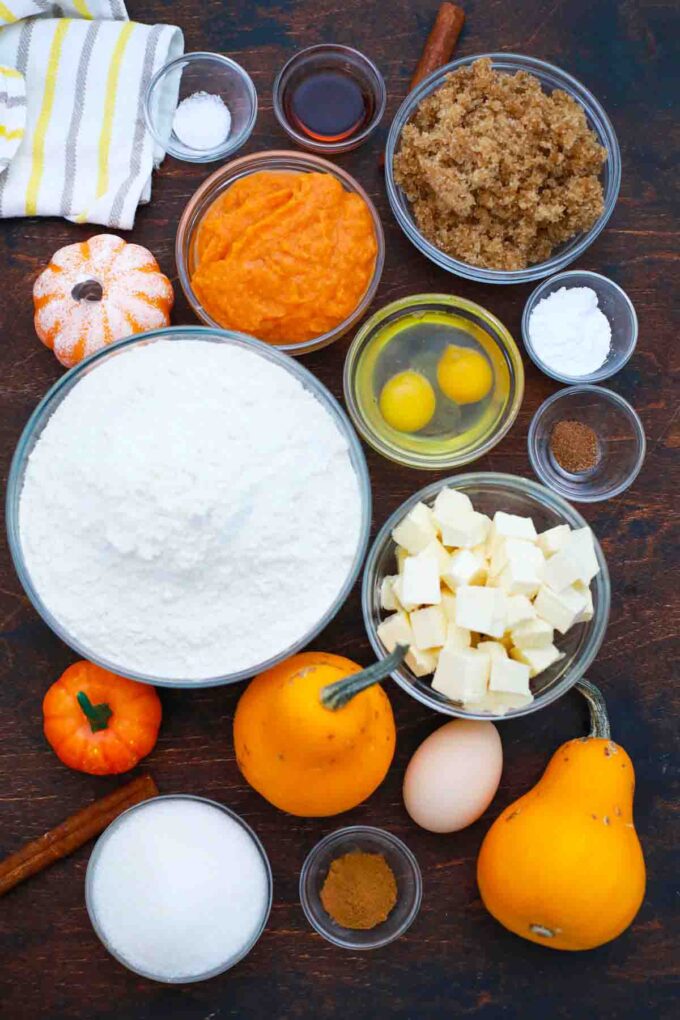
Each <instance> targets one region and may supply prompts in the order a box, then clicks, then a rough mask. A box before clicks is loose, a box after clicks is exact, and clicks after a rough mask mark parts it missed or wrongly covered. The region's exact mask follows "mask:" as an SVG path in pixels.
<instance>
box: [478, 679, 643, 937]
mask: <svg viewBox="0 0 680 1020" xmlns="http://www.w3.org/2000/svg"><path fill="white" fill-rule="evenodd" d="M577 686H578V688H579V690H580V691H581V693H582V694H583V695H584V696H585V697H586V698H587V699H588V703H589V706H590V712H591V721H592V731H591V733H590V736H588V737H581V738H578V739H576V740H570V741H568V742H567V743H566V744H563V745H562V747H560V748H559V750H558V751H556V752H555V754H554V755H553V756H552V758H551V760H550V762H549V763H548V767H547V768H546V770H545V772H544V774H543V776H542V778H541V779H540V780H539V782H538V783H537V784H536V786H535V787H534V788H533V789H532V790H529V792H528V793H525V794H524V796H523V797H520V799H519V800H516V801H515V802H514V804H511V805H510V806H509V807H507V808H506V809H505V811H503V813H502V814H501V815H499V817H498V818H497V819H496V821H495V822H494V824H493V825H492V826H491V828H490V829H489V831H488V832H487V834H486V836H485V838H484V842H483V843H482V847H481V850H480V852H479V859H478V861H477V882H478V885H479V891H480V894H481V897H482V901H483V903H484V906H485V907H486V909H487V910H488V911H489V913H490V914H492V915H493V916H494V917H495V918H496V920H497V921H500V923H501V924H502V925H504V926H505V927H506V928H508V929H509V930H510V931H512V932H514V933H515V934H516V935H521V936H522V938H525V939H529V941H530V942H538V943H539V944H540V945H542V946H548V947H549V948H550V949H567V950H579V949H594V948H595V947H596V946H601V945H603V944H604V943H605V942H610V941H611V940H612V939H615V938H616V937H617V936H618V935H620V934H621V932H623V931H625V929H626V928H627V927H628V926H629V925H630V924H631V922H632V921H633V918H634V917H635V915H636V914H637V912H638V910H639V909H640V905H641V903H642V900H643V897H644V894H645V861H644V857H643V855H642V849H641V847H640V841H639V839H638V837H637V833H636V832H635V826H634V824H633V792H634V789H635V773H634V771H633V765H632V762H631V760H630V758H629V757H628V755H627V754H626V752H625V751H624V749H623V748H622V747H620V746H619V745H618V744H615V743H614V741H613V740H611V739H610V734H609V722H608V719H607V714H606V709H605V705H604V700H603V699H602V695H601V694H600V692H599V690H598V689H597V687H595V685H594V684H591V683H589V682H588V681H587V680H581V681H579V683H578V684H577Z"/></svg>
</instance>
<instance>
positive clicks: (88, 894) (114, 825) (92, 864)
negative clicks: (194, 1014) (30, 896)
mask: <svg viewBox="0 0 680 1020" xmlns="http://www.w3.org/2000/svg"><path fill="white" fill-rule="evenodd" d="M161 800H171V801H177V800H189V801H196V802H198V803H199V804H206V805H207V806H209V807H214V808H217V809H218V810H219V811H221V812H222V813H223V814H225V815H228V816H229V818H231V819H233V820H234V821H235V822H237V823H238V824H239V825H240V826H241V828H242V829H243V830H244V831H245V832H246V833H247V835H248V836H250V838H251V840H252V841H253V843H254V844H255V847H256V849H257V850H258V851H259V853H260V856H261V858H262V863H263V865H264V869H265V872H266V875H267V885H268V898H267V906H266V908H265V910H264V912H263V915H262V921H261V923H260V926H259V928H258V929H257V931H256V932H255V934H254V935H253V937H252V939H251V940H250V942H249V943H248V944H247V945H246V946H244V947H243V949H242V950H241V952H240V953H238V955H236V956H232V957H231V958H230V959H227V960H225V961H224V962H223V963H221V964H220V965H219V967H214V968H213V969H212V970H210V971H206V972H205V973H204V974H197V975H196V976H195V977H191V978H186V977H183V978H179V979H176V980H173V979H170V978H168V979H165V980H164V979H163V978H159V977H157V976H156V975H154V974H152V973H149V971H145V970H141V969H139V968H138V967H133V966H132V964H131V963H130V962H129V961H128V960H126V959H125V958H124V957H123V956H120V955H119V953H117V952H116V950H115V949H114V948H113V946H112V945H111V943H110V942H109V941H108V939H107V937H106V935H105V933H104V931H103V930H102V928H101V926H100V924H99V921H98V919H97V916H96V914H95V911H94V902H93V888H92V887H93V882H94V873H95V871H96V868H97V862H98V860H99V857H100V856H101V852H102V850H103V848H104V846H105V845H106V843H107V841H108V839H109V837H110V836H111V835H112V834H113V832H115V831H116V829H119V828H120V827H121V825H123V824H124V820H125V819H126V818H127V817H128V815H130V814H132V812H133V811H143V810H144V809H145V808H148V807H149V806H151V805H153V804H157V803H158V802H159V801H161ZM273 895H274V879H273V876H272V869H271V865H270V863H269V858H268V857H267V853H266V851H265V849H264V847H263V846H262V843H261V842H260V840H259V839H258V837H257V835H256V834H255V833H254V832H253V830H252V829H251V828H250V826H249V825H248V823H247V822H245V821H244V820H243V819H242V818H241V817H240V816H239V815H237V814H236V812H235V811H231V810H230V808H228V807H225V805H224V804H220V803H219V802H218V801H216V800H209V799H208V798H207V797H195V796H193V795H192V794H189V793H173V794H167V795H165V796H161V797H152V798H151V800H144V801H142V802H141V803H139V804H135V805H134V806H133V807H131V808H128V809H127V811H123V813H122V814H120V815H118V817H117V818H116V819H114V821H113V822H111V824H110V825H109V826H108V827H107V828H106V829H105V830H104V832H102V834H101V836H100V837H99V839H98V840H97V842H96V843H95V845H94V849H93V851H92V853H91V854H90V859H89V861H88V864H87V871H86V873H85V906H86V908H87V913H88V916H89V918H90V924H91V925H92V927H93V928H94V931H95V934H96V935H97V938H98V939H99V940H100V942H101V943H102V944H103V946H104V948H105V949H106V951H107V952H108V953H110V954H111V956H113V958H114V959H115V960H118V963H121V964H122V965H123V966H124V967H127V969H128V970H131V971H132V972H133V973H134V974H139V975H140V976H141V977H144V978H148V979H149V980H151V981H158V982H159V983H160V984H182V985H184V984H193V983H195V982H196V981H207V980H208V979H209V978H213V977H217V975H218V974H224V972H225V971H227V970H231V968H232V967H235V966H236V964H237V963H239V962H240V961H241V960H243V959H244V958H245V957H246V956H247V955H248V953H249V952H250V951H251V950H252V949H253V947H254V946H255V944H256V942H258V940H259V939H260V937H261V935H262V933H263V931H264V929H265V927H266V925H267V921H268V920H269V915H270V913H271V909H272V900H273Z"/></svg>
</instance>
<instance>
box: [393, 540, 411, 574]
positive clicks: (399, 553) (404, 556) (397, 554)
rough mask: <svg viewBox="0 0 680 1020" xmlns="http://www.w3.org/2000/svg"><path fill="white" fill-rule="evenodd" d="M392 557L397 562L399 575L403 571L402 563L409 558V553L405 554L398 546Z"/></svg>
mask: <svg viewBox="0 0 680 1020" xmlns="http://www.w3.org/2000/svg"><path fill="white" fill-rule="evenodd" d="M394 555H395V557H396V560H397V570H398V572H399V573H400V574H401V573H402V571H403V569H404V563H405V562H406V560H407V559H408V558H409V553H407V552H406V550H405V549H402V547H401V546H400V545H398V546H397V548H396V550H395V553H394Z"/></svg>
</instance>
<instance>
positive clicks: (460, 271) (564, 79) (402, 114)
mask: <svg viewBox="0 0 680 1020" xmlns="http://www.w3.org/2000/svg"><path fill="white" fill-rule="evenodd" d="M483 57H488V58H489V59H490V60H491V61H492V64H493V67H494V68H495V69H496V70H497V71H503V72H505V73H506V74H514V73H515V72H516V71H528V72H529V73H530V74H533V75H534V77H536V78H538V80H539V81H540V83H541V85H542V86H543V88H544V90H545V91H546V92H552V91H553V89H561V90H562V91H564V92H567V93H568V94H569V95H570V96H571V97H572V98H573V99H575V100H576V101H577V102H578V103H580V105H581V106H582V107H583V109H584V110H585V113H586V117H587V120H588V125H589V126H590V127H591V128H592V130H593V131H594V132H595V134H596V135H597V138H598V141H599V142H600V144H601V145H602V146H603V147H604V148H605V149H606V150H607V155H608V159H607V162H606V163H605V164H604V167H603V168H602V186H603V190H604V210H603V212H602V215H601V216H600V218H599V219H598V220H597V222H596V223H594V224H593V226H592V227H591V228H590V230H587V231H586V232H585V233H583V234H579V235H577V236H576V237H573V238H572V239H571V240H570V241H567V242H566V243H565V244H564V245H562V246H561V247H560V248H558V249H557V250H556V251H555V252H554V253H553V255H551V257H550V258H549V259H546V261H545V262H538V263H536V265H533V266H528V267H527V268H526V269H516V270H500V269H482V268H480V267H479V266H471V265H469V264H468V263H467V262H460V261H459V260H458V259H454V258H452V257H451V256H450V255H446V254H445V253H444V252H443V251H440V249H439V248H437V247H435V245H433V244H431V243H430V241H428V240H427V239H426V238H425V237H424V236H423V235H422V234H421V232H420V230H419V229H418V226H417V225H416V222H415V220H414V218H413V215H412V213H411V208H410V205H409V202H408V200H407V198H406V195H405V194H404V192H403V191H402V189H401V188H400V187H399V186H398V185H397V183H396V181H395V179H394V156H395V153H396V151H397V150H398V148H399V144H400V140H401V133H402V131H403V129H404V125H405V124H407V123H408V121H409V120H410V119H411V117H412V116H413V114H414V113H415V111H416V107H417V106H418V105H419V104H420V103H421V101H422V100H423V99H425V97H426V96H429V95H430V94H431V93H432V92H435V91H436V90H437V89H438V88H439V87H440V86H441V85H442V83H443V81H444V79H445V78H446V76H447V74H450V73H451V72H452V71H455V70H457V69H458V68H459V67H468V66H469V65H470V64H472V63H474V62H475V61H476V60H481V59H482V58H483ZM385 181H386V186H387V195H388V198H389V201H390V205H391V207H392V212H393V213H394V215H395V217H396V220H397V222H398V224H399V226H400V227H401V229H402V230H403V231H404V233H405V234H406V236H407V237H408V238H409V240H410V241H412V242H413V244H414V245H415V246H416V248H418V249H419V250H420V251H421V252H422V253H423V254H424V255H426V256H427V257H428V258H429V259H431V260H432V261H433V262H435V263H436V264H437V265H438V266H440V267H441V268H442V269H446V270H448V272H450V273H455V274H456V275H457V276H464V277H465V278H466V279H468V280H477V281H479V282H480V283H527V282H529V281H531V280H540V279H542V277H544V276H549V275H550V273H555V272H557V271H558V270H560V269H564V267H565V266H567V265H569V263H570V262H573V261H574V260H575V259H577V258H578V257H579V256H580V255H582V254H583V252H584V251H585V250H586V248H588V247H589V246H590V245H591V244H592V243H593V241H594V240H595V238H596V237H597V236H598V235H599V234H600V232H601V231H602V230H603V228H604V226H605V224H606V223H607V220H608V219H609V217H610V216H611V214H612V212H613V211H614V206H615V205H616V199H617V198H618V194H619V186H620V184H621V153H620V151H619V143H618V141H617V139H616V135H615V133H614V128H613V127H612V125H611V122H610V120H609V118H608V116H607V114H606V113H605V112H604V110H603V108H602V107H601V106H600V104H599V103H598V101H597V100H596V99H595V97H594V96H593V95H592V94H591V93H590V92H589V91H588V89H587V88H585V86H584V85H581V83H580V82H578V81H576V79H575V78H572V77H571V75H570V74H567V73H566V71H562V70H560V68H558V67H554V66H553V65H552V64H546V63H545V61H543V60H536V59H535V58H534V57H526V56H522V55H521V54H519V53H479V54H476V55H475V56H472V57H461V58H460V60H454V61H453V62H452V63H450V64H446V66H445V67H442V68H440V69H439V70H438V71H434V72H433V73H432V74H431V75H429V76H428V77H427V78H425V79H423V81H422V82H421V83H420V85H418V87H417V88H415V89H414V90H413V92H410V93H409V95H408V96H407V97H406V99H405V100H404V102H403V103H402V104H401V106H400V107H399V109H398V110H397V114H396V116H395V118H394V120H393V122H392V127H391V128H390V133H389V136H388V138H387V147H386V149H385Z"/></svg>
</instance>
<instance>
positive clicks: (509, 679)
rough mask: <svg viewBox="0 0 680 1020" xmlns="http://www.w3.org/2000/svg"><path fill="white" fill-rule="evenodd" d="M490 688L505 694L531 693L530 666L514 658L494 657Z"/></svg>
mask: <svg viewBox="0 0 680 1020" xmlns="http://www.w3.org/2000/svg"><path fill="white" fill-rule="evenodd" d="M489 690H490V691H499V692H502V693H505V694H524V695H527V694H531V690H530V689H529V666H528V665H527V664H526V663H524V662H516V661H514V660H513V659H493V660H492V662H491V672H490V674H489Z"/></svg>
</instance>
